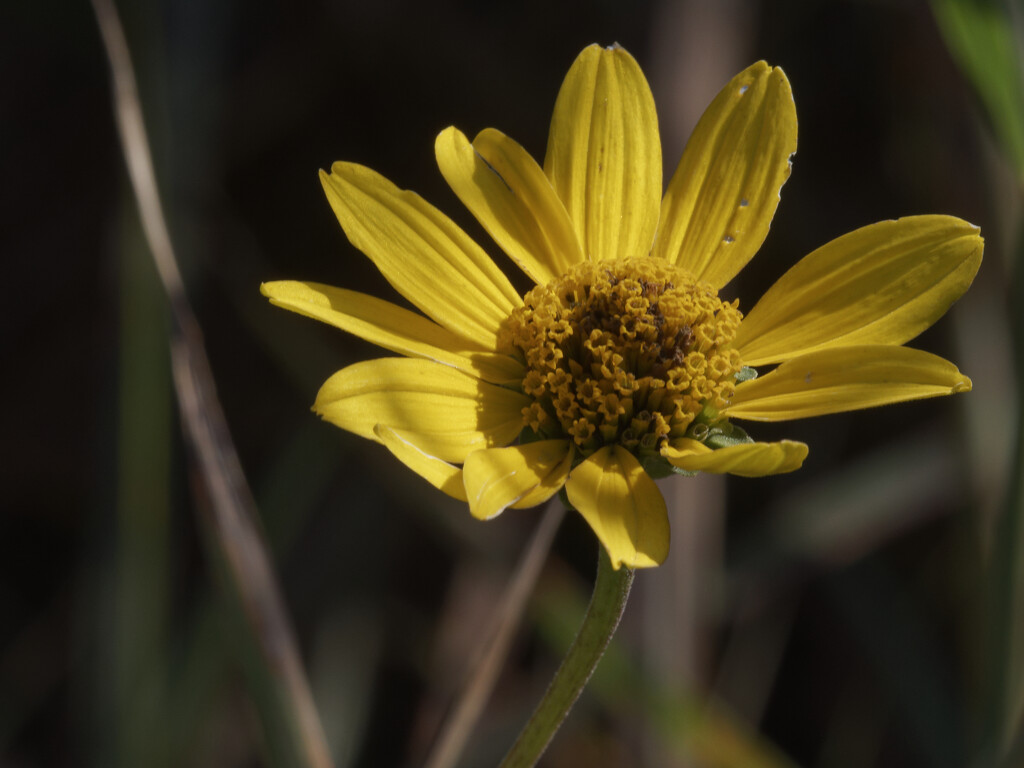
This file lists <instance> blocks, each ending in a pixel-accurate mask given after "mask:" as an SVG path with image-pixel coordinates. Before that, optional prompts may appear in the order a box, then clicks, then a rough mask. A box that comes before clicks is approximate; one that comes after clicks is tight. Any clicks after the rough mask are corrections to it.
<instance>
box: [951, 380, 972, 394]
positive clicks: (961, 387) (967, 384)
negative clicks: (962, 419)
mask: <svg viewBox="0 0 1024 768" xmlns="http://www.w3.org/2000/svg"><path fill="white" fill-rule="evenodd" d="M972 389H974V383H973V382H972V381H971V380H970V379H969V378H967V377H966V376H964V378H963V381H958V382H957V383H956V384H954V385H953V389H952V394H954V395H958V394H960V393H961V392H970V391H971V390H972Z"/></svg>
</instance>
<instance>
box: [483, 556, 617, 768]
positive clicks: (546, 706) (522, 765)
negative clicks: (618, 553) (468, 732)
mask: <svg viewBox="0 0 1024 768" xmlns="http://www.w3.org/2000/svg"><path fill="white" fill-rule="evenodd" d="M632 584H633V571H632V570H631V569H629V568H625V567H623V568H620V569H619V570H615V569H614V568H612V564H611V561H610V560H609V559H608V553H607V552H605V549H604V547H600V554H599V556H598V562H597V578H596V580H595V581H594V594H593V596H592V597H591V598H590V606H589V607H588V608H587V615H586V616H584V617H583V626H581V627H580V631H579V633H578V634H577V635H576V639H575V640H573V642H572V645H571V646H570V647H569V652H568V653H567V654H566V656H565V659H564V660H563V661H562V666H560V667H559V668H558V672H556V673H555V677H554V679H552V681H551V685H550V686H548V690H547V693H545V694H544V698H543V699H541V701H540V704H538V705H537V709H536V710H534V713H533V716H532V717H531V718H530V720H529V722H528V723H527V724H526V727H525V728H523V731H522V733H520V734H519V738H518V739H516V743H515V744H513V745H512V749H510V750H509V753H508V754H507V755H506V756H505V759H504V760H503V761H502V762H501V766H500V767H499V768H529V767H530V766H533V765H534V764H535V763H536V762H537V760H539V759H540V756H541V755H542V754H543V753H544V750H545V749H547V746H548V744H549V743H550V742H551V739H552V737H553V736H554V735H555V731H557V730H558V728H559V726H561V724H562V721H563V720H565V718H566V716H567V715H568V714H569V710H570V709H572V705H573V704H575V703H576V699H577V698H578V697H579V695H580V692H581V691H582V690H583V687H584V686H585V685H586V684H587V681H588V680H589V679H590V676H591V674H593V672H594V669H595V668H596V667H597V662H598V661H600V660H601V656H602V655H604V651H605V649H606V648H607V647H608V643H609V642H611V639H612V635H614V634H615V629H616V628H617V627H618V626H619V619H620V618H622V612H623V611H624V610H625V608H626V600H627V598H628V597H629V588H630V586H632Z"/></svg>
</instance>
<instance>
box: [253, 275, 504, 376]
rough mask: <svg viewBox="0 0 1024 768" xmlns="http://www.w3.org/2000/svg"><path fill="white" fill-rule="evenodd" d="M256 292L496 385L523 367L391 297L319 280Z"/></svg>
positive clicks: (263, 287)
mask: <svg viewBox="0 0 1024 768" xmlns="http://www.w3.org/2000/svg"><path fill="white" fill-rule="evenodd" d="M260 292H261V293H262V294H263V295H264V296H266V297H267V298H269V299H270V303H271V304H274V305H276V306H278V307H284V308H285V309H290V310H292V311H293V312H298V313H299V314H300V315H305V316H306V317H312V318H313V319H314V320H320V321H322V322H324V323H328V324H329V325H333V326H334V327H336V328H341V329H342V330H343V331H348V332H349V333H353V334H355V335H356V336H359V337H360V338H362V339H366V340H367V341H369V342H371V343H373V344H377V345H379V346H381V347H384V349H388V350H391V351H392V352H398V353H400V354H403V355H408V356H409V357H422V358H426V359H427V360H433V361H435V362H438V363H441V364H443V365H450V366H452V367H454V368H458V369H459V370H460V371H463V372H465V373H468V374H470V375H472V376H476V377H477V378H481V379H484V380H485V381H491V382H494V383H496V384H505V383H509V382H513V381H514V382H520V381H522V379H523V366H522V364H521V363H519V362H518V361H517V360H515V359H514V358H512V357H509V356H508V355H502V354H498V353H497V352H488V351H486V350H485V349H484V348H483V347H481V346H478V345H476V344H473V343H472V342H470V341H467V340H466V339H464V338H462V337H461V336H458V335H456V334H454V333H452V332H451V331H449V330H447V329H446V328H442V327H441V326H439V325H438V324H437V323H435V322H433V321H432V320H428V319H427V318H425V317H423V316H422V315H418V314H416V313H415V312H410V311H409V310H407V309H403V308H402V307H399V306H396V305H395V304H392V303H391V302H388V301H384V300H383V299H378V298H375V297H373V296H367V295H366V294H365V293H357V292H356V291H346V290H345V289H343V288H334V287H332V286H329V285H321V284H319V283H300V282H296V281H294V280H280V281H277V282H271V283H263V284H262V285H261V286H260Z"/></svg>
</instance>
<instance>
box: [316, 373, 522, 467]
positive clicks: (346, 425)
mask: <svg viewBox="0 0 1024 768" xmlns="http://www.w3.org/2000/svg"><path fill="white" fill-rule="evenodd" d="M529 402H530V401H529V400H528V399H527V398H526V397H525V396H523V395H521V394H519V393H518V392H513V391H512V390H510V389H505V388H504V387H498V386H495V385H493V384H488V383H487V382H484V381H480V380H479V379H475V378H473V377H472V376H468V375H466V374H464V373H461V372H460V371H457V370H455V369H454V368H451V367H449V366H447V365H439V364H438V363H434V362H431V361H429V360H417V359H414V358H395V357H387V358H383V359H381V360H365V361H363V362H360V363H355V364H353V365H350V366H349V367H348V368H344V369H342V370H340V371H338V372H337V373H336V374H334V375H333V376H331V377H330V378H329V379H328V380H327V381H326V382H325V383H324V385H323V386H322V387H321V388H320V392H319V393H318V394H317V396H316V402H315V403H314V404H313V410H314V411H316V412H317V413H318V414H320V415H321V416H322V417H323V418H324V419H326V420H327V421H329V422H331V423H332V424H335V425H337V426H339V427H341V428H342V429H347V430H348V431H349V432H354V433H355V434H357V435H359V436H361V437H366V438H369V439H371V440H374V439H376V438H377V436H376V435H375V434H374V431H373V429H374V427H375V426H377V425H378V424H384V425H387V426H388V427H391V428H392V429H394V430H396V431H398V432H411V433H413V434H415V435H417V439H418V440H419V447H420V448H421V449H422V450H423V451H425V452H426V453H429V454H430V455H431V456H436V457H437V458H439V459H441V460H442V461H451V462H462V461H464V460H465V458H466V456H467V455H468V454H470V453H472V452H473V451H477V450H480V449H482V448H491V447H493V446H496V445H505V444H507V443H510V442H512V440H513V439H515V437H516V435H518V434H519V432H520V430H521V429H522V426H523V417H522V409H523V407H524V406H526V405H528V404H529Z"/></svg>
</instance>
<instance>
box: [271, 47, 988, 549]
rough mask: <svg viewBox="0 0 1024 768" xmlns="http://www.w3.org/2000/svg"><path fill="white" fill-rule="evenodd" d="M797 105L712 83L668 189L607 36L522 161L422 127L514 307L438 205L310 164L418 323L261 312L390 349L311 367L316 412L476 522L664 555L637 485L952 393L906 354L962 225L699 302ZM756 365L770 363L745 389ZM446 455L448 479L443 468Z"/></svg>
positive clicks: (302, 286) (749, 462) (781, 463)
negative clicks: (513, 517)
mask: <svg viewBox="0 0 1024 768" xmlns="http://www.w3.org/2000/svg"><path fill="white" fill-rule="evenodd" d="M796 133H797V123H796V109H795V106H794V104H793V98H792V93H791V91H790V86H789V82H788V81H787V80H786V76H785V75H784V74H783V72H782V70H781V69H778V68H772V67H770V66H768V65H767V64H765V63H764V62H758V63H757V64H754V65H752V66H751V67H748V68H747V69H746V70H744V71H743V72H741V73H740V74H739V75H737V76H736V77H735V78H733V80H732V81H731V82H730V83H729V84H728V85H726V86H725V88H724V89H723V90H722V92H721V93H720V94H719V95H718V97H717V98H716V99H715V100H714V101H713V102H712V104H711V106H710V107H709V108H708V110H707V112H705V114H704V116H703V117H702V118H701V120H700V122H699V124H698V125H697V127H696V129H695V130H694V133H693V136H691V138H690V140H689V142H688V143H687V145H686V150H685V151H684V153H683V157H682V160H681V161H680V163H679V166H678V168H677V169H676V172H675V174H674V175H673V177H672V179H671V181H670V182H669V184H668V189H667V191H666V192H665V195H664V198H662V179H661V167H662V161H661V143H660V138H659V135H658V125H657V116H656V114H655V109H654V100H653V97H652V95H651V91H650V88H649V87H648V85H647V82H646V80H645V79H644V76H643V73H642V72H641V71H640V68H639V66H638V65H637V63H636V61H635V60H634V59H633V58H632V57H631V56H630V55H629V54H628V53H627V52H626V51H625V50H623V49H622V48H619V47H618V46H613V47H611V48H601V47H599V46H596V45H594V46H590V47H589V48H587V49H586V50H584V51H583V52H582V53H581V54H580V56H579V57H578V58H577V59H576V62H575V63H574V64H573V66H572V68H571V69H570V71H569V74H568V75H567V76H566V79H565V82H564V83H563V85H562V88H561V91H560V92H559V94H558V99H557V101H556V104H555V112H554V116H553V118H552V121H551V133H550V137H549V139H548V147H547V154H546V156H545V158H544V165H543V167H541V166H540V165H538V164H537V162H536V161H534V159H533V158H531V157H530V156H529V155H528V154H527V153H526V151H525V150H524V149H523V148H522V147H521V146H520V145H519V144H517V143H515V142H514V141H513V140H512V139H510V138H508V137H507V136H505V135H504V134H502V133H500V132H498V131H496V130H494V129H486V130H484V131H482V132H481V133H480V134H479V135H477V137H476V138H475V139H474V140H473V141H472V142H470V141H469V140H468V139H467V138H466V137H465V136H464V135H463V134H462V133H460V132H459V131H458V130H457V129H455V128H448V129H446V130H444V131H442V132H441V134H440V135H439V136H438V137H437V141H436V144H435V152H436V156H437V162H438V165H439V166H440V169H441V173H442V174H443V175H444V177H445V179H446V180H447V181H448V184H449V185H450V186H451V188H452V189H453V190H454V191H455V193H456V194H457V195H458V197H459V198H460V200H461V201H462V202H463V203H464V204H465V205H466V207H467V208H468V209H469V210H470V211H471V212H472V214H473V215H474V216H475V217H476V219H477V220H478V221H479V222H480V224H481V225H483V227H484V229H486V230H487V232H488V233H489V234H490V236H491V237H492V238H493V239H494V241H495V242H496V243H497V244H498V246H500V247H501V249H502V250H503V251H504V252H505V253H506V254H508V256H510V257H511V258H512V260H513V261H514V262H515V263H516V264H517V265H518V266H519V267H520V268H521V269H522V270H523V271H524V272H525V273H526V274H527V275H528V276H529V277H530V278H531V279H532V280H533V281H534V282H535V283H536V287H535V288H534V289H533V290H531V291H530V292H529V293H527V294H526V296H525V297H523V296H520V295H519V294H518V293H517V292H516V290H515V289H514V288H513V287H512V284H511V283H510V282H509V280H508V279H507V278H506V277H505V275H504V274H503V273H502V272H501V270H499V269H498V267H497V266H495V264H494V262H493V261H492V260H491V259H490V257H489V256H488V255H487V254H486V253H485V252H484V251H483V249H481V247H480V246H479V245H477V244H476V243H475V242H474V241H473V240H472V239H470V238H469V237H468V236H467V235H466V234H465V233H464V232H463V231H462V230H461V229H460V228H459V227H458V226H456V225H455V224H454V223H453V222H452V221H451V220H450V219H448V218H447V217H446V216H445V215H444V214H443V213H441V212H440V211H438V210H437V209H436V208H434V207H432V206H431V205H430V204H428V203H427V202H425V201H424V200H423V199H422V198H420V197H419V196H418V195H416V194H415V193H413V192H409V191H405V190H401V189H398V188H397V187H395V186H394V185H393V184H392V183H391V182H389V181H388V180H387V179H385V178H383V177H382V176H380V175H379V174H377V173H375V172H374V171H372V170H370V169H369V168H365V167H363V166H359V165H354V164H351V163H335V164H334V165H333V167H332V168H331V173H330V174H329V175H328V174H327V173H325V172H323V171H321V173H320V178H321V181H322V182H323V186H324V190H325V191H326V193H327V198H328V200H329V201H330V204H331V207H332V208H333V209H334V212H335V214H336V215H337V217H338V220H339V221H340V222H341V226H342V228H343V229H344V230H345V234H346V235H347V236H348V238H349V240H350V241H351V242H352V244H353V245H354V246H355V247H356V248H358V249H359V250H361V251H362V252H363V253H365V254H366V255H367V256H368V257H369V258H370V259H371V260H373V262H374V264H376V266H377V267H378V269H380V271H381V272H382V273H383V275H384V276H385V277H386V278H387V280H388V282H390V283H391V285H392V286H394V288H395V289H396V290H397V291H398V293H400V294H401V295H402V296H404V297H405V298H406V299H408V300H409V302H411V303H412V304H413V305H415V306H416V307H417V308H418V309H419V310H420V311H421V312H422V313H423V314H422V315H421V314H418V313H416V312H412V311H410V310H407V309H403V308H401V307H399V306H396V305H395V304H392V303H390V302H387V301H383V300H381V299H377V298H374V297H371V296H367V295H365V294H360V293H355V292H353V291H348V290H344V289H342V288H332V287H329V286H325V285H320V284H317V283H300V282H293V281H282V282H272V283H266V284H264V285H263V286H262V291H263V293H264V295H266V296H267V297H269V298H270V300H271V302H272V303H274V304H276V305H278V306H281V307H285V308H286V309H290V310H293V311H295V312H299V313H301V314H304V315H308V316H309V317H312V318H315V319H317V320H321V321H324V322H326V323H330V324H331V325H334V326H337V327H338V328H341V329H343V330H345V331H348V332H350V333H354V334H356V335H358V336H360V337H362V338H364V339H366V340H368V341H371V342H373V343H375V344H378V345H380V346H381V347H384V348H385V349H388V350H390V351H392V352H397V353H399V354H401V355H404V357H399V358H394V357H392V358H383V359H379V360H369V361H365V362H360V363H356V364H355V365H351V366H349V367H348V368H345V369H343V370H341V371H339V372H338V373H336V374H334V375H333V376H331V378H330V379H328V380H327V382H326V383H325V384H324V385H323V387H322V388H321V390H320V393H319V394H318V396H317V398H316V403H315V405H314V406H313V407H314V410H315V411H316V412H317V413H319V414H320V415H321V416H322V417H323V418H324V419H326V420H328V421H330V422H332V423H333V424H336V425H338V426H339V427H341V428H343V429H347V430H349V431H351V432H354V433H356V434H358V435H361V436H363V437H366V438H370V439H372V440H376V441H377V442H380V443H382V444H383V445H385V446H387V448H388V449H390V451H391V452H392V453H393V454H394V455H395V456H396V457H397V458H398V459H399V460H400V461H402V462H403V463H405V464H406V465H407V466H408V467H409V468H410V469H412V470H413V471H414V472H416V473H418V474H419V475H421V476H422V477H423V478H425V479H426V480H427V481H429V482H430V483H432V484H433V485H434V486H436V487H437V488H440V489H441V490H442V491H444V492H446V493H448V494H449V495H451V496H454V497H456V498H458V499H463V500H467V501H468V502H469V507H470V510H471V512H472V513H473V514H474V515H475V516H476V517H478V518H482V519H486V518H491V517H494V516H495V515H497V514H499V513H500V512H501V511H503V510H504V509H506V508H507V507H514V508H522V507H530V506H533V505H536V504H539V503H541V502H543V501H545V500H547V499H549V498H551V496H553V495H554V494H556V493H558V492H559V491H560V490H562V489H563V488H564V490H565V493H566V495H567V497H568V500H569V501H570V502H571V504H572V505H573V506H574V507H575V508H576V509H577V510H579V512H580V513H581V514H582V515H583V517H584V518H585V519H586V520H587V522H588V523H589V524H590V526H591V527H592V528H593V530H594V532H595V533H596V534H597V537H598V538H599V539H600V541H601V542H602V544H603V545H604V546H605V548H606V549H607V550H608V554H609V555H610V557H611V561H612V563H613V564H614V565H615V567H616V568H618V567H619V566H620V565H622V564H626V565H627V566H629V567H643V566H653V565H658V564H660V563H661V562H663V561H664V559H665V557H666V556H667V554H668V546H669V524H668V517H667V514H666V509H665V502H664V500H663V498H662V496H661V493H660V492H659V490H658V488H657V486H656V485H655V483H654V480H653V479H652V476H654V477H658V476H662V475H666V474H670V473H671V472H672V471H680V472H683V473H692V472H697V471H701V472H717V473H721V472H728V473H732V474H736V475H743V476H747V477H751V476H760V475H769V474H774V473H778V472H789V471H791V470H794V469H797V468H798V467H799V466H800V465H801V464H802V462H803V460H804V458H805V456H806V455H807V446H806V445H804V444H803V443H798V442H792V441H788V440H785V441H781V442H776V443H758V442H753V441H752V440H751V439H750V438H749V437H747V435H746V433H745V432H744V431H743V430H742V429H740V428H739V427H737V426H736V425H735V424H734V423H733V420H737V419H738V420H753V421H778V420H785V419H798V418H803V417H807V416H817V415H820V414H826V413H836V412H839V411H847V410H852V409H858V408H868V407H872V406H876V405H882V404H884V403H895V402H900V401H904V400H912V399H917V398H924V397H932V396H936V395H946V394H951V393H954V392H963V391H967V390H969V389H970V388H971V382H970V380H969V379H968V378H967V377H966V376H964V375H963V374H961V373H960V371H958V370H957V368H956V366H954V365H953V364H951V363H949V362H947V361H945V360H943V359H941V358H939V357H936V356H934V355H931V354H928V353H926V352H922V351H919V350H915V349H909V348H906V347H903V346H901V345H902V344H903V343H905V342H907V341H909V340H910V339H912V338H913V337H915V336H916V335H917V334H918V333H920V332H921V331H923V330H924V329H925V328H927V327H928V326H929V325H931V324H932V323H933V322H935V320H937V319H938V318H939V317H940V316H941V315H942V314H943V313H944V312H945V311H946V309H948V308H949V306H950V305H951V304H952V303H953V302H954V301H956V299H957V298H959V297H960V295H961V294H962V293H963V292H964V291H965V290H966V289H967V287H968V286H969V285H970V283H971V281H972V280H973V278H974V275H975V273H976V272H977V270H978V267H979V265H980V263H981V255H982V245H983V243H982V239H981V237H980V236H979V234H978V229H977V228H976V227H974V226H972V225H970V224H968V223H966V222H964V221H961V220H959V219H956V218H952V217H949V216H913V217H908V218H903V219H899V220H897V221H884V222H880V223H878V224H873V225H871V226H867V227H864V228H862V229H859V230H856V231H855V232H851V233H850V234H848V235H845V236H843V237H840V238H838V239H837V240H834V241H832V242H831V243H829V244H827V245H825V246H823V247H821V248H819V249H818V250H816V251H814V252H813V253H811V254H810V255H808V256H807V257H805V258H804V259H802V260H801V261H800V262H799V263H797V264H796V265H795V266H794V267H793V268H792V269H790V270H789V271H788V272H787V273H786V274H785V275H783V276H782V278H781V279H780V280H779V281H778V282H777V283H775V285H774V286H773V287H772V288H770V289H769V290H768V292H767V293H766V294H765V295H764V296H763V297H762V298H761V300H760V302H758V303H757V304H756V305H755V306H754V307H753V309H751V311H750V312H749V313H748V314H747V315H746V316H743V315H741V313H740V311H739V308H738V302H737V301H732V302H727V301H723V300H721V299H720V298H719V297H718V291H719V290H720V289H721V288H722V287H723V286H724V285H726V284H727V283H728V282H729V281H730V280H731V279H732V278H733V277H734V276H735V275H736V274H737V273H738V272H739V271H740V270H741V269H742V268H743V266H744V265H745V264H746V263H747V262H748V261H749V260H750V258H751V257H752V256H753V255H754V253H755V252H756V251H757V249H758V248H759V247H760V246H761V243H762V242H763V241H764V238H765V236H766V235H767V233H768V227H769V225H770V223H771V220H772V216H773V215H774V213H775V208H776V206H777V205H778V201H779V191H780V189H781V187H782V185H783V183H784V182H785V180H786V178H787V177H788V176H789V172H790V157H791V155H792V154H793V153H794V152H795V151H796ZM751 366H776V367H775V368H774V369H773V370H771V371H770V372H768V373H767V374H765V375H763V376H761V377H760V378H755V372H754V370H753V369H752V368H751ZM460 465H461V466H460Z"/></svg>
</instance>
